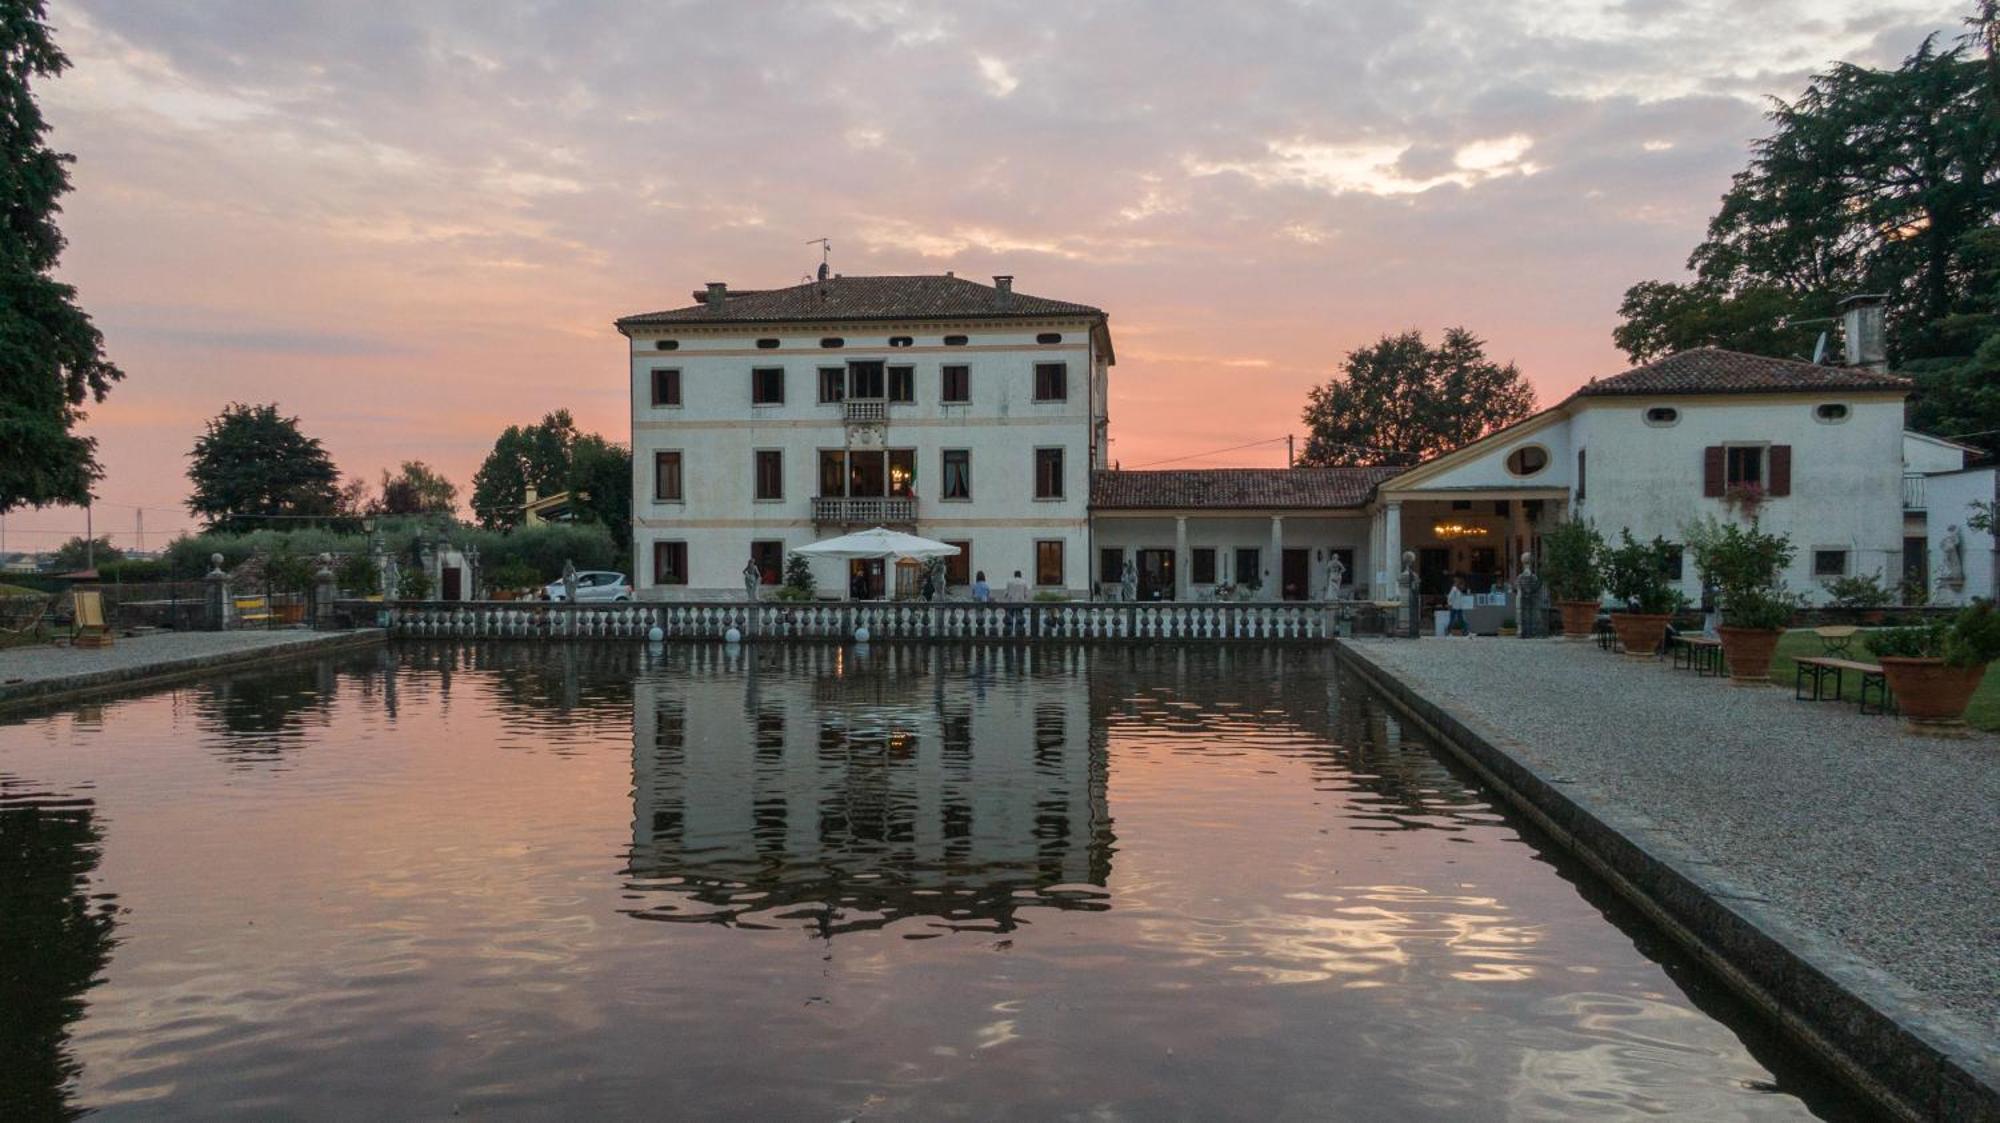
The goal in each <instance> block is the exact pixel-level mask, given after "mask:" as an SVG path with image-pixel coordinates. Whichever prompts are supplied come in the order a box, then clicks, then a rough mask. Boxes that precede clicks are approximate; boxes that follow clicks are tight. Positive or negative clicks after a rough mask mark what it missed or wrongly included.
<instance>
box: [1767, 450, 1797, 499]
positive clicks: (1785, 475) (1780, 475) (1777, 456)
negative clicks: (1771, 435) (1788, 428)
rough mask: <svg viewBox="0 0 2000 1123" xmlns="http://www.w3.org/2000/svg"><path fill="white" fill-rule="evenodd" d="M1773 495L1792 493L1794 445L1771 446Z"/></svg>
mask: <svg viewBox="0 0 2000 1123" xmlns="http://www.w3.org/2000/svg"><path fill="white" fill-rule="evenodd" d="M1770 493H1771V494H1772V495H1790V494H1791V493H1792V446H1791V445H1772V446H1771V488H1770Z"/></svg>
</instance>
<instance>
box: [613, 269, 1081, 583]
mask: <svg viewBox="0 0 2000 1123" xmlns="http://www.w3.org/2000/svg"><path fill="white" fill-rule="evenodd" d="M693 296H694V299H695V301H696V303H694V304H691V305H688V306H685V307H681V308H674V309H669V310H667V311H662V312H649V313H643V314H640V315H633V316H627V317H624V318H622V319H620V320H619V321H618V322H617V327H618V330H619V332H620V333H621V334H623V335H624V336H625V337H626V338H627V339H628V340H629V341H630V356H631V400H632V453H633V457H632V459H633V472H634V476H635V479H634V481H633V519H632V526H633V531H632V534H633V558H634V565H635V568H637V569H638V570H639V572H638V573H637V574H635V575H634V576H635V587H636V588H637V590H638V595H639V597H640V598H641V599H712V598H716V597H730V598H734V597H740V596H741V595H742V589H743V570H744V568H745V565H746V563H747V562H749V561H752V560H754V561H755V562H756V564H757V566H758V568H759V570H760V571H761V574H762V580H763V582H764V583H765V584H767V585H776V584H778V583H779V582H780V580H781V575H782V569H783V566H784V559H785V557H786V555H787V554H788V553H789V552H790V551H791V550H792V549H793V548H795V547H798V546H802V545H805V544H807V543H809V542H812V541H815V540H817V539H820V538H825V537H832V536H835V535H839V534H844V533H847V532H849V531H853V530H863V529H867V528H869V527H872V526H878V525H879V526H886V527H889V528H891V529H897V530H904V531H908V532H910V533H914V534H921V535H923V536H925V537H928V538H936V539H940V540H943V541H946V542H951V543H953V544H954V545H957V546H958V547H959V549H960V553H959V556H958V557H957V558H955V559H952V562H951V564H950V565H949V566H948V581H949V582H950V584H951V585H952V586H954V587H958V588H960V589H961V590H962V587H963V586H965V585H968V584H969V583H970V582H971V580H972V576H973V574H974V573H976V572H979V571H984V572H985V573H986V575H987V577H988V579H989V580H990V581H991V582H992V583H993V585H994V586H995V588H996V589H997V588H999V587H1000V586H1001V585H1003V584H1005V583H1006V582H1007V581H1008V580H1009V579H1010V578H1011V576H1012V575H1013V573H1014V572H1015V571H1017V570H1018V571H1019V572H1020V573H1021V574H1022V577H1023V580H1024V581H1026V582H1027V583H1028V584H1030V585H1031V586H1033V587H1035V588H1037V589H1038V590H1048V591H1051V592H1057V593H1061V594H1063V595H1067V596H1083V595H1085V594H1086V593H1087V591H1088V583H1089V564H1090V561H1089V558H1088V557H1087V553H1088V551H1089V522H1090V520H1089V472H1090V471H1091V470H1092V469H1093V468H1101V467H1103V466H1104V463H1105V456H1106V452H1105V446H1106V438H1107V431H1106V430H1107V424H1108V413H1107V409H1106V399H1107V394H1108V368H1109V367H1110V366H1111V364H1112V363H1113V362H1114V361H1115V356H1114V353H1113V351H1112V346H1111V333H1110V328H1109V326H1108V323H1107V318H1106V316H1105V314H1104V312H1103V311H1102V310H1100V309H1097V308H1093V307H1091V306H1089V305H1086V304H1076V303H1071V302H1069V301H1062V300H1050V299H1046V298H1043V297H1037V296H1030V295H1028V294H1026V293H1021V292H1016V291H1015V290H1014V288H1013V278H1011V277H1006V276H1000V277H995V278H993V284H991V285H983V284H979V283H977V282H974V281H970V280H966V279H964V278H960V277H955V276H952V275H951V274H945V275H943V276H876V277H842V276H833V277H827V278H824V279H821V280H818V281H815V282H810V283H807V284H800V285H794V286H791V287H789V288H779V289H759V290H742V289H730V288H729V287H728V286H727V285H726V284H723V283H720V282H711V283H710V284H709V285H708V286H707V288H706V289H705V290H704V291H700V292H696V293H694V294H693ZM813 565H814V577H815V579H816V581H817V583H818V586H819V588H820V590H821V591H822V593H835V594H845V593H847V592H848V591H849V590H857V589H858V590H859V591H862V592H863V593H865V595H869V596H875V595H880V594H881V593H882V592H883V591H884V590H885V589H887V590H888V591H893V589H894V582H895V580H896V574H895V573H893V572H886V571H885V570H884V568H883V566H882V564H881V563H880V562H853V563H840V562H833V561H826V560H820V561H815V562H814V563H813Z"/></svg>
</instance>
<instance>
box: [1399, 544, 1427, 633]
mask: <svg viewBox="0 0 2000 1123" xmlns="http://www.w3.org/2000/svg"><path fill="white" fill-rule="evenodd" d="M1396 580H1397V581H1398V582H1399V583H1401V585H1402V586H1403V611H1404V612H1406V613H1408V614H1409V637H1410V638H1411V639H1416V638H1417V635H1418V629H1419V628H1420V627H1421V626H1422V625H1421V622H1420V621H1418V619H1417V614H1418V611H1419V607H1420V603H1421V601H1422V597H1423V587H1422V583H1421V581H1420V579H1419V576H1418V574H1417V552H1416V551H1415V550H1405V551H1403V571H1402V572H1401V573H1399V574H1397V575H1396Z"/></svg>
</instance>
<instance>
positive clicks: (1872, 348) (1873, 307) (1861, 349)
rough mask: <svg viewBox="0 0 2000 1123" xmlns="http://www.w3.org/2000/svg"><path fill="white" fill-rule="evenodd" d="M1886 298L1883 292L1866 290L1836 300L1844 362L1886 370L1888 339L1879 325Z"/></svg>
mask: <svg viewBox="0 0 2000 1123" xmlns="http://www.w3.org/2000/svg"><path fill="white" fill-rule="evenodd" d="M1888 300H1889V298H1888V296H1887V295H1886V294H1867V295H1859V296H1850V297H1848V298H1847V299H1845V300H1843V301H1841V302H1840V332H1841V336H1842V339H1843V340H1844V342H1843V347H1844V349H1845V350H1846V352H1847V365H1848V366H1851V367H1859V368H1861V369H1862V370H1867V371H1873V372H1875V373H1876V374H1883V373H1886V372H1887V371H1888V369H1889V343H1888V337H1887V336H1886V335H1885V334H1884V332H1883V329H1882V316H1883V312H1884V310H1885V308H1886V307H1887V304H1888Z"/></svg>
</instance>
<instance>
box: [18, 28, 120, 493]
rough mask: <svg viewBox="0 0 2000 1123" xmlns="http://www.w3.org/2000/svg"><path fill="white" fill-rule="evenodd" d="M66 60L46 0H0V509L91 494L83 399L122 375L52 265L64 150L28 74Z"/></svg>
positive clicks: (65, 177)
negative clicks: (56, 147)
mask: <svg viewBox="0 0 2000 1123" xmlns="http://www.w3.org/2000/svg"><path fill="white" fill-rule="evenodd" d="M68 66H69V59H67V58H65V57H64V56H63V53H62V52H61V51H60V50H58V49H57V48H56V45H55V41H54V40H53V39H52V38H51V37H50V34H49V25H48V23H47V22H46V19H45V17H44V11H43V0H0V514H4V513H5V512H7V511H10V510H13V509H14V508H16V507H20V506H24V505H32V506H36V507H40V506H45V505H47V504H50V503H83V502H85V501H86V500H88V498H89V495H90V487H91V484H92V483H94V482H95V481H97V480H99V479H102V478H103V476H104V470H103V469H102V468H100V467H98V464H97V441H96V440H95V439H94V438H92V437H87V436H84V435H82V434H80V433H78V432H76V429H77V426H78V425H79V424H80V423H81V422H82V421H83V418H84V412H83V405H84V403H85V401H86V400H90V399H94V400H96V401H100V402H101V401H103V400H104V395H105V394H106V393H107V392H108V391H109V390H110V389H111V384H112V383H113V382H116V381H117V380H118V379H120V378H123V377H124V374H123V373H122V372H121V371H119V369H118V368H117V367H115V366H113V365H112V364H111V362H110V361H109V360H107V359H106V358H105V357H104V337H103V336H102V335H101V334H100V333H99V332H98V330H97V328H96V327H95V326H94V325H93V324H92V323H91V322H90V317H89V316H88V315H86V314H85V313H84V311H83V309H81V308H79V307H77V304H76V290H75V289H74V288H72V287H71V286H69V285H65V284H62V283H60V282H58V281H56V280H55V279H54V278H53V277H52V276H51V275H50V274H51V272H52V271H53V270H54V269H55V267H56V260H57V258H59V257H60V256H61V255H62V250H63V236H62V231H61V230H60V229H58V228H57V227H56V215H57V214H59V213H60V212H61V210H62V208H61V207H59V206H58V205H57V204H56V200H57V199H58V198H60V197H61V196H62V195H63V194H64V193H65V192H67V191H68V190H69V171H68V169H67V167H66V165H68V164H69V163H70V161H71V159H72V157H70V156H67V155H64V154H62V153H60V152H55V151H53V150H51V149H50V148H49V146H48V145H47V144H46V143H45V138H46V137H47V134H48V131H49V126H48V123H47V122H46V121H44V120H43V119H42V113H41V109H40V108H39V107H38V106H36V104H35V98H34V92H33V91H32V89H30V85H31V83H32V82H33V80H34V79H37V78H48V77H53V76H55V75H57V74H60V73H62V71H63V70H64V69H66V68H67V67H68Z"/></svg>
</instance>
